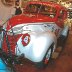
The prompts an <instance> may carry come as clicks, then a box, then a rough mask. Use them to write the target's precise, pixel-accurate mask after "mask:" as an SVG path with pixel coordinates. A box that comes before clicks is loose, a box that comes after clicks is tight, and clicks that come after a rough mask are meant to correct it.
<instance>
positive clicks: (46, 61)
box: [44, 48, 51, 64]
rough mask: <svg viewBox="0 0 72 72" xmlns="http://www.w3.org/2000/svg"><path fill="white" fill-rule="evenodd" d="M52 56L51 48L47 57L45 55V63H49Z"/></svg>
mask: <svg viewBox="0 0 72 72" xmlns="http://www.w3.org/2000/svg"><path fill="white" fill-rule="evenodd" d="M50 57H51V48H50V49H49V50H48V52H47V54H46V57H45V60H44V63H45V64H48V62H49V59H50Z"/></svg>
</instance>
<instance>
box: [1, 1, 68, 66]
mask: <svg viewBox="0 0 72 72" xmlns="http://www.w3.org/2000/svg"><path fill="white" fill-rule="evenodd" d="M66 18H67V9H66V8H65V7H63V6H61V5H59V4H56V3H53V2H37V1H36V2H35V1H34V2H29V3H28V4H27V6H26V8H25V10H24V14H22V15H17V16H14V17H12V18H11V19H10V20H9V21H8V24H7V27H6V29H5V30H6V33H5V34H4V39H3V47H2V48H3V50H4V51H5V52H6V53H8V51H9V52H11V54H12V55H16V56H21V55H23V56H24V57H25V58H27V59H29V60H31V61H32V62H35V63H37V64H38V65H46V64H47V63H48V61H49V60H50V58H51V56H52V54H53V53H54V52H55V49H56V47H57V42H58V41H57V40H58V38H61V39H62V37H63V39H65V38H66V37H67V35H68V25H65V24H64V21H65V20H66ZM63 39H62V40H63ZM7 40H8V42H7Z"/></svg>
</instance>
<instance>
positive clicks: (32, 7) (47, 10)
mask: <svg viewBox="0 0 72 72" xmlns="http://www.w3.org/2000/svg"><path fill="white" fill-rule="evenodd" d="M25 12H28V13H39V14H43V15H47V16H50V17H55V16H56V12H57V10H56V8H54V7H52V6H49V5H41V4H29V5H28V6H27V7H26V10H25Z"/></svg>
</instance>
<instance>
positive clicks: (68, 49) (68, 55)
mask: <svg viewBox="0 0 72 72" xmlns="http://www.w3.org/2000/svg"><path fill="white" fill-rule="evenodd" d="M15 68H16V71H17V72H72V30H71V31H70V32H69V36H68V39H67V42H66V45H65V47H64V49H63V51H62V52H61V54H60V56H59V57H58V58H57V59H56V60H52V61H51V62H50V63H49V64H48V66H47V68H45V69H37V68H36V67H35V66H34V64H33V63H31V62H30V61H28V60H24V61H23V65H16V66H15Z"/></svg>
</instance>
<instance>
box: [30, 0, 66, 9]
mask: <svg viewBox="0 0 72 72" xmlns="http://www.w3.org/2000/svg"><path fill="white" fill-rule="evenodd" d="M29 4H42V5H49V6H52V7H56V8H59V9H61V8H65V7H64V6H62V5H59V4H57V3H55V2H49V1H48V2H43V1H30V2H29Z"/></svg>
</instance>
